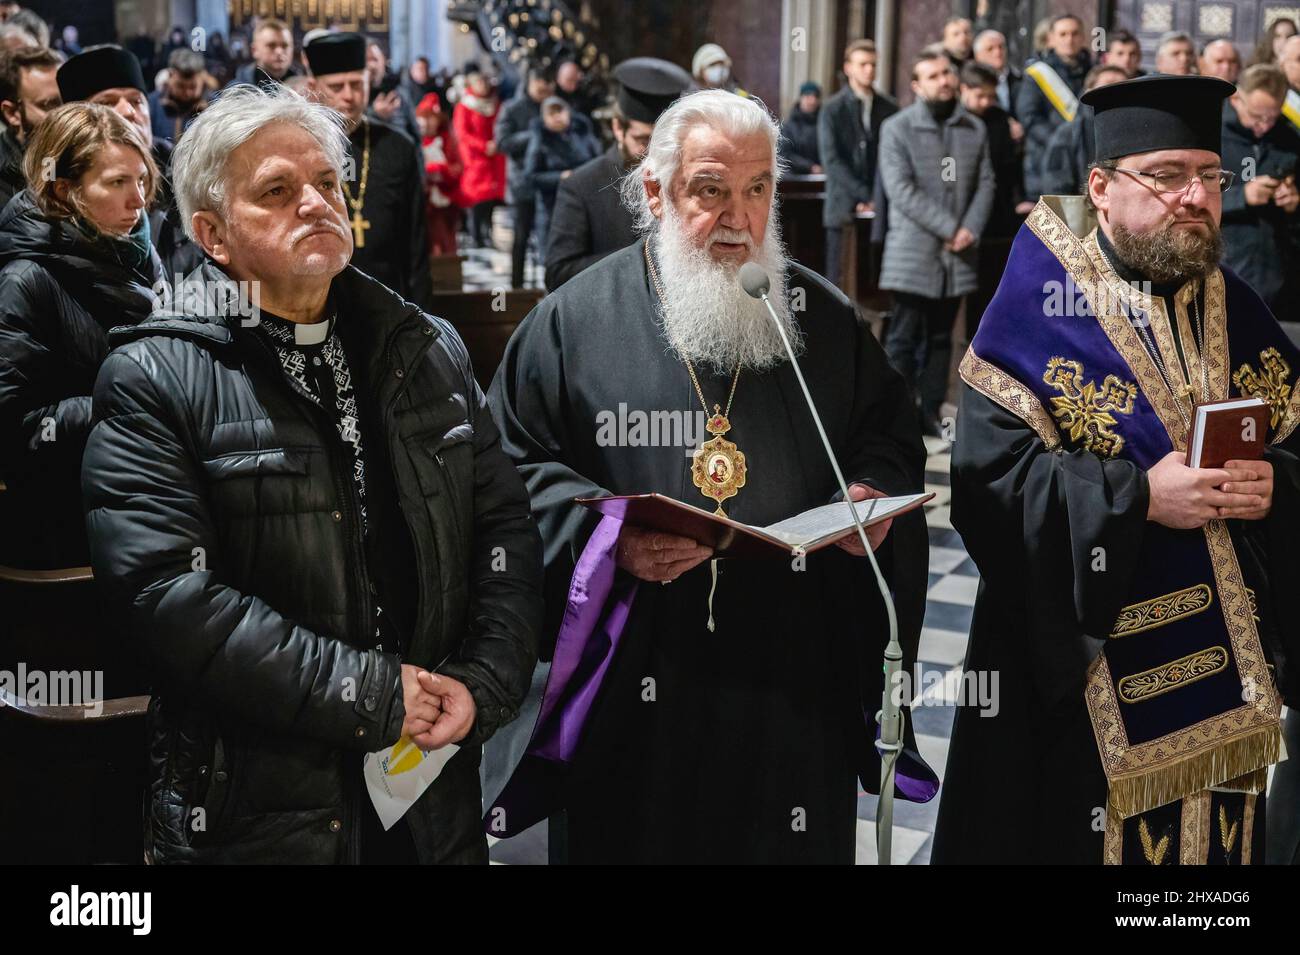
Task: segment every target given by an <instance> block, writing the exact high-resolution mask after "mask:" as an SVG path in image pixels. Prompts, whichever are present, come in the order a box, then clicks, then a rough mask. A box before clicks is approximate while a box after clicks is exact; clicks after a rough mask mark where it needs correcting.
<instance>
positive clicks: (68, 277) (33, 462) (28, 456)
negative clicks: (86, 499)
mask: <svg viewBox="0 0 1300 955" xmlns="http://www.w3.org/2000/svg"><path fill="white" fill-rule="evenodd" d="M131 251H132V250H131V249H129V248H127V247H126V242H125V240H118V239H111V238H107V237H102V236H101V237H99V238H92V237H90V236H89V235H88V234H87V233H86V232H84V231H83V230H82V229H80V228H79V227H77V226H76V225H75V224H73V223H72V222H71V221H69V220H52V219H49V218H47V217H46V216H45V215H44V214H42V213H41V211H40V210H39V209H38V208H37V207H36V204H35V203H34V201H33V200H32V197H31V194H30V193H29V192H27V191H26V190H24V191H22V192H20V193H19V194H18V195H16V196H15V197H14V198H13V200H12V201H11V202H10V203H9V205H8V206H6V207H5V209H4V211H3V213H0V473H2V474H3V476H4V480H5V483H6V484H7V485H8V490H7V491H6V492H4V493H3V494H0V563H7V564H17V565H20V566H25V567H41V568H49V567H75V566H83V565H85V564H86V563H87V562H88V558H89V552H88V551H87V549H86V532H85V521H84V518H83V515H82V510H81V481H80V475H81V451H82V448H83V447H84V446H85V443H86V435H87V434H89V432H90V395H91V389H92V388H93V387H94V384H95V375H96V373H98V371H99V366H100V364H101V363H102V362H103V360H104V357H105V356H106V355H107V354H108V329H109V328H111V327H113V326H114V325H133V324H135V323H136V322H139V321H141V320H143V319H144V318H145V317H146V316H148V314H149V312H150V310H151V309H152V308H153V298H152V295H151V292H150V288H151V287H152V286H153V285H154V283H155V282H156V281H157V280H158V278H159V276H160V275H161V265H160V263H159V261H158V257H157V255H151V256H150V257H149V259H147V260H143V264H142V265H140V266H139V267H136V266H133V265H132V264H130V253H131Z"/></svg>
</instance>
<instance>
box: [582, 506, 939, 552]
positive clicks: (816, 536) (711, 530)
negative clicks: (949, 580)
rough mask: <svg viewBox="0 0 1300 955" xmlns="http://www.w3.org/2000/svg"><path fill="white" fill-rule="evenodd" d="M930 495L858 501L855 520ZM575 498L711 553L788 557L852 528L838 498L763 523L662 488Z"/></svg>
mask: <svg viewBox="0 0 1300 955" xmlns="http://www.w3.org/2000/svg"><path fill="white" fill-rule="evenodd" d="M932 497H934V494H933V493H930V494H907V495H904V496H902V497H878V498H875V499H874V500H870V501H858V502H857V509H858V520H860V521H862V526H863V527H871V526H872V525H873V524H879V523H880V522H881V521H887V520H889V519H890V518H892V517H897V516H898V515H900V514H906V513H907V512H908V511H911V510H915V509H916V508H918V507H920V506H921V505H922V504H924V503H925V502H926V501H928V500H930V498H932ZM575 500H576V501H577V503H579V504H582V505H584V506H586V507H589V508H591V509H592V510H594V511H599V512H600V513H601V514H604V515H606V516H608V517H617V518H619V519H620V520H623V521H626V522H627V523H628V524H631V525H633V526H634V527H644V528H648V529H649V530H655V531H663V532H664V533H666V534H677V535H678V536H680V537H689V538H692V539H693V540H697V541H699V542H700V543H702V544H706V545H708V546H709V547H712V548H713V552H714V556H715V557H788V556H790V555H791V554H793V553H795V552H796V551H803V552H804V553H805V554H811V553H812V552H813V551H816V550H820V549H821V548H823V547H828V546H829V545H831V544H834V543H836V542H838V541H841V540H843V539H844V538H846V537H848V536H850V535H851V534H856V533H857V531H856V530H854V527H853V516H852V515H851V514H850V513H849V506H848V504H846V503H844V502H839V503H836V504H823V505H822V506H821V507H814V508H812V509H811V510H807V511H804V512H803V513H802V514H796V515H794V517H787V518H786V519H785V520H783V521H778V522H777V523H775V524H770V525H768V526H767V527H754V526H753V525H751V524H742V523H741V522H740V521H734V520H732V519H731V518H729V517H722V516H720V515H718V514H715V513H714V512H713V511H706V510H704V508H702V507H695V506H694V505H692V504H683V503H682V502H681V501H679V500H676V499H675V498H671V497H665V496H664V495H662V494H625V495H620V496H611V497H579V498H575Z"/></svg>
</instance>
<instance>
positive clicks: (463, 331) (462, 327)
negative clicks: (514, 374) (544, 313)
mask: <svg viewBox="0 0 1300 955" xmlns="http://www.w3.org/2000/svg"><path fill="white" fill-rule="evenodd" d="M543 294H544V292H543V290H542V289H503V290H501V291H478V292H434V293H433V314H434V315H437V316H438V317H439V318H445V319H446V320H447V321H449V322H451V324H452V326H453V327H454V328H455V329H456V332H457V333H458V334H459V335H460V337H461V339H462V340H463V341H464V342H465V347H466V348H467V349H469V357H470V360H471V361H472V362H473V363H474V377H475V378H476V379H477V380H478V383H479V387H481V388H483V389H484V390H487V387H488V385H489V384H490V383H491V382H492V376H493V375H495V374H496V370H497V366H498V365H500V364H501V357H502V356H503V355H504V354H505V350H506V342H508V341H510V336H511V335H513V334H514V331H515V329H516V328H518V327H519V323H520V322H521V321H523V320H524V316H526V315H527V314H528V313H529V312H531V311H532V310H533V307H534V306H535V305H536V304H537V303H538V302H540V301H541V300H542V295H543Z"/></svg>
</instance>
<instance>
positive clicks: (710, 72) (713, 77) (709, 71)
mask: <svg viewBox="0 0 1300 955" xmlns="http://www.w3.org/2000/svg"><path fill="white" fill-rule="evenodd" d="M730 76H731V68H730V67H729V66H727V65H726V64H725V63H718V64H716V65H714V66H706V67H705V68H704V79H705V80H706V81H707V82H709V83H712V84H713V85H714V86H721V85H722V84H723V83H725V82H727V78H728V77H730Z"/></svg>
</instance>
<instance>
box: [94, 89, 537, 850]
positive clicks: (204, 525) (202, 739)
mask: <svg viewBox="0 0 1300 955" xmlns="http://www.w3.org/2000/svg"><path fill="white" fill-rule="evenodd" d="M346 148H347V145H346V138H345V135H344V132H343V128H342V122H341V120H340V119H339V117H338V115H337V114H336V113H334V112H333V111H331V110H329V109H327V108H325V107H323V106H319V105H315V104H312V103H309V102H307V101H306V100H304V99H302V98H300V97H299V96H297V95H296V94H294V93H291V92H289V91H288V90H286V89H284V88H283V87H280V86H268V87H267V88H266V89H259V88H257V87H252V86H241V87H233V88H231V89H230V90H228V91H227V92H226V93H224V94H223V95H222V96H221V97H220V98H219V99H218V100H217V101H216V102H215V103H214V104H213V105H212V106H211V107H209V108H208V109H207V110H206V111H205V112H204V113H203V115H201V116H200V117H199V118H198V119H196V120H195V121H194V123H193V124H192V125H191V126H190V128H189V129H188V130H187V131H186V134H185V137H184V138H183V139H182V140H181V143H180V145H179V146H178V147H177V149H176V154H175V161H174V164H173V175H174V177H175V183H176V190H177V198H178V201H179V205H180V209H181V212H182V214H183V215H184V218H185V223H186V228H187V229H188V231H189V233H190V235H191V236H192V237H193V238H194V240H195V241H196V242H198V243H199V244H200V245H201V246H202V248H203V251H204V253H205V254H206V255H207V261H206V262H205V263H204V265H203V266H201V267H200V268H199V269H198V270H196V271H195V272H194V273H192V274H191V275H190V276H189V278H188V279H187V280H186V281H185V283H184V285H183V287H181V288H178V289H174V290H171V294H170V296H168V295H166V294H165V295H164V298H166V299H167V300H166V301H165V302H164V306H165V314H163V315H160V316H159V317H158V318H157V319H154V320H151V321H147V322H145V323H142V324H141V325H139V326H136V327H134V328H132V329H130V330H129V331H127V330H119V332H120V333H115V334H114V336H113V337H112V342H113V343H114V344H115V345H116V346H118V347H117V348H116V350H115V351H114V352H113V353H112V354H111V355H110V356H109V358H108V359H107V361H106V362H105V363H104V366H103V374H102V375H101V376H100V377H99V379H98V382H97V384H96V390H95V398H94V414H95V425H94V429H93V431H92V433H91V437H90V441H89V445H88V449H87V454H86V459H85V464H84V468H83V478H84V482H85V487H86V488H88V489H89V494H88V496H87V504H86V506H87V509H88V517H87V526H88V529H89V532H90V536H91V540H92V544H91V551H92V560H93V563H94V567H95V576H96V579H97V581H98V582H99V583H101V584H102V585H103V587H104V588H105V590H106V591H107V592H108V593H109V594H110V595H111V598H110V599H111V602H112V605H113V606H115V607H116V608H117V609H118V611H119V612H120V613H121V614H122V615H123V616H124V617H125V618H126V621H127V625H128V626H129V628H130V632H131V634H132V636H133V638H134V639H135V641H136V644H137V646H138V647H139V649H140V651H141V653H142V654H143V656H144V659H145V660H146V661H147V663H148V665H149V666H150V668H151V670H152V673H153V677H154V686H155V695H154V705H153V707H152V709H151V719H150V725H151V734H152V746H153V750H152V751H153V752H154V753H155V754H160V755H159V756H158V759H156V760H155V762H154V766H155V767H156V774H155V777H154V779H153V781H152V785H151V787H150V792H151V801H150V804H149V807H148V818H147V826H146V832H147V836H146V841H147V851H148V854H149V858H150V859H151V860H152V861H153V862H249V861H259V862H261V861H276V862H295V863H335V862H362V861H367V862H368V861H375V862H414V861H419V862H424V863H432V862H485V861H486V860H487V846H486V843H485V841H484V836H483V832H482V828H481V826H480V801H481V796H480V792H479V775H478V763H479V748H480V746H481V744H482V743H483V742H484V741H485V740H486V739H488V737H490V736H491V735H492V733H493V732H494V731H495V730H496V728H497V727H498V726H500V725H502V724H503V723H506V722H509V721H510V720H511V719H512V718H513V717H514V715H515V713H516V712H517V710H518V707H519V705H520V703H521V702H522V700H523V697H524V692H525V690H526V689H527V686H528V680H529V675H530V674H531V672H532V667H533V663H534V661H535V659H536V646H537V627H538V623H539V620H540V613H541V604H540V594H539V582H540V553H539V548H538V541H537V532H536V529H535V527H534V525H533V523H532V519H531V517H530V516H529V511H528V500H527V497H526V495H525V493H524V489H523V486H522V485H521V483H520V481H519V477H518V475H517V474H516V473H515V471H514V469H513V468H512V467H511V466H510V462H509V461H508V459H507V458H506V457H505V456H504V455H503V454H502V452H501V447H500V443H499V439H498V436H497V431H496V429H495V427H494V426H493V424H492V420H491V417H490V416H489V415H488V413H487V411H486V407H485V404H484V401H483V396H482V394H481V393H480V391H479V389H478V387H477V386H476V385H475V383H474V377H473V375H472V373H471V371H470V367H469V360H468V357H467V355H466V352H465V346H464V345H463V344H462V343H461V342H460V340H459V339H458V338H457V337H456V334H455V332H454V331H453V330H452V328H451V326H449V325H448V324H447V323H445V322H443V321H440V320H438V319H435V318H432V317H430V316H429V315H426V314H424V313H423V312H421V311H420V310H419V309H418V308H415V307H414V306H411V305H410V304H408V303H406V302H404V301H403V300H402V299H401V298H400V297H399V296H397V295H396V294H394V293H393V292H392V291H390V290H389V289H387V288H385V287H384V286H382V285H380V284H379V283H378V282H376V281H375V280H373V279H371V278H369V277H368V276H366V275H364V274H363V273H361V272H359V271H357V270H356V269H355V268H352V267H350V266H349V265H348V259H349V257H350V256H351V254H352V239H351V233H350V231H349V229H348V228H347V224H346V221H345V205H344V198H343V192H342V186H341V182H342V171H343V162H344V157H345V154H346V153H345V151H346ZM166 292H167V290H164V293H166ZM422 752H428V753H431V754H434V755H433V756H432V757H431V758H434V759H436V762H434V763H427V762H426V761H425V760H423V759H422V757H421V755H420V754H421V753H422ZM408 763H410V764H413V765H415V766H427V767H428V769H429V770H430V771H432V769H433V768H434V767H437V766H441V775H440V776H439V777H438V785H437V786H431V785H429V782H431V781H432V776H431V775H430V776H429V777H428V780H427V781H425V783H424V786H423V787H415V788H412V789H410V790H409V791H407V792H406V798H405V800H397V799H394V798H392V797H391V793H390V787H388V786H387V785H386V784H385V783H383V782H382V781H381V778H382V777H383V776H385V775H386V774H387V773H388V772H390V771H392V767H395V766H398V765H402V766H405V765H406V764H408ZM367 764H368V768H366V769H365V770H364V772H363V765H367ZM200 767H202V768H200ZM413 771H414V770H413ZM414 778H415V777H408V780H410V779H414ZM396 788H399V789H400V788H401V787H400V786H399V787H396ZM367 790H369V793H368V792H367ZM197 810H202V812H197ZM196 818H201V819H202V827H201V828H200V827H198V826H196V825H195V824H194V820H195V819H196Z"/></svg>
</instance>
